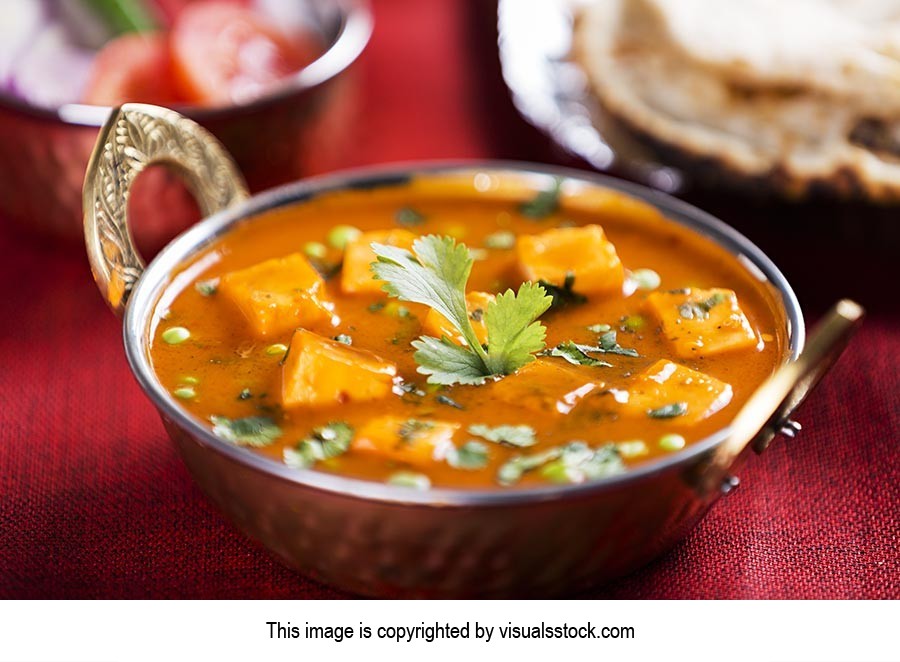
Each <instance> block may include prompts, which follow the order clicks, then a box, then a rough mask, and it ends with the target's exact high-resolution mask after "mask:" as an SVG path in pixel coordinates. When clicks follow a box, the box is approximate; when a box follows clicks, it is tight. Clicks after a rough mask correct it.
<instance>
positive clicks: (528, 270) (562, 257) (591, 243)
mask: <svg viewBox="0 0 900 662" xmlns="http://www.w3.org/2000/svg"><path fill="white" fill-rule="evenodd" d="M516 252H517V255H518V264H519V271H520V272H521V275H522V277H523V278H524V279H525V280H531V281H538V280H543V281H546V282H548V283H552V284H554V285H563V283H565V281H566V277H567V276H570V275H571V276H574V278H575V281H574V284H573V289H574V290H575V291H576V292H581V293H584V294H616V293H620V292H621V291H622V284H623V282H624V280H625V268H624V267H623V266H622V261H621V260H620V259H619V256H618V255H617V254H616V247H615V246H613V245H612V243H611V242H610V241H609V239H607V238H606V235H604V233H603V228H601V227H600V226H599V225H585V226H582V227H573V228H556V229H553V230H547V231H546V232H542V233H541V234H536V235H522V236H520V237H519V238H518V240H517V241H516Z"/></svg>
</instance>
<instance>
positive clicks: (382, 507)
mask: <svg viewBox="0 0 900 662" xmlns="http://www.w3.org/2000/svg"><path fill="white" fill-rule="evenodd" d="M160 160H165V161H169V162H171V163H174V164H176V166H177V167H178V168H179V169H180V170H181V171H182V172H184V174H185V176H186V178H187V181H188V185H189V186H190V188H191V189H192V190H193V191H194V192H195V194H196V195H197V198H198V202H199V204H200V206H201V208H202V209H203V210H204V211H205V212H206V213H207V214H211V215H210V217H209V218H207V219H206V220H204V221H202V222H201V223H200V224H198V225H197V226H195V227H194V228H192V229H190V230H189V231H187V232H185V233H184V234H182V235H181V236H180V237H179V238H177V239H176V240H175V241H174V242H172V243H171V244H170V245H169V246H168V247H167V248H165V249H164V250H163V251H162V252H161V253H160V254H159V255H158V256H157V257H156V259H155V260H154V261H153V262H152V264H150V265H149V266H148V267H146V268H145V267H144V265H143V262H142V261H141V259H140V257H139V255H138V254H137V253H136V251H135V249H134V246H133V244H132V242H131V239H130V235H129V230H128V224H127V207H128V199H127V198H128V191H129V188H130V184H131V182H133V180H134V177H135V176H136V174H137V173H138V172H140V170H141V169H142V168H144V167H145V166H146V165H148V164H150V163H154V162H158V161H160ZM485 174H487V175H488V176H489V179H490V180H491V181H494V182H498V183H499V186H498V187H496V190H495V189H494V188H492V189H491V190H490V191H487V192H486V191H484V190H479V186H478V182H479V181H483V180H484V176H485ZM448 178H452V181H453V182H456V183H457V184H456V186H455V188H454V189H453V191H454V195H459V196H460V197H461V198H463V199H465V198H470V199H472V200H473V201H477V200H485V199H489V198H490V199H496V197H502V198H503V199H507V200H509V199H518V200H522V199H528V198H530V197H532V196H533V195H534V194H535V193H536V192H537V191H540V190H544V189H545V187H546V186H547V184H548V183H549V181H552V178H561V179H562V181H563V186H564V188H568V187H571V186H576V187H584V188H585V189H586V190H596V189H598V188H599V189H614V190H617V191H621V192H623V193H625V194H627V195H629V196H632V197H634V198H637V199H640V200H642V201H644V202H645V203H648V204H650V205H653V206H655V207H656V208H658V209H659V210H660V211H661V212H662V213H663V214H665V215H666V216H667V217H668V218H670V219H672V221H673V222H676V223H680V224H682V225H684V226H686V227H688V228H690V229H691V230H693V231H695V232H697V233H700V234H702V235H704V236H706V237H707V238H709V239H710V240H712V241H714V242H716V243H718V244H719V245H721V246H723V247H724V248H725V249H727V250H728V251H730V252H731V253H732V254H733V255H735V256H737V257H738V259H739V260H740V261H741V262H742V263H743V264H744V265H745V266H746V269H747V271H748V272H749V273H751V274H753V275H754V276H755V277H756V278H757V279H759V280H761V281H765V282H767V283H768V285H769V286H770V287H771V292H772V293H773V295H774V297H775V299H776V300H777V301H778V305H779V307H780V308H781V310H780V311H779V315H780V319H782V320H783V322H782V323H783V324H784V327H783V329H782V330H781V331H782V332H783V333H784V336H785V338H787V349H786V355H785V358H784V365H783V366H782V367H781V368H780V369H779V370H778V371H777V372H776V373H775V375H773V377H772V378H771V379H770V380H769V381H768V382H767V383H766V384H765V385H763V386H762V387H761V388H760V389H759V390H758V391H757V392H756V393H755V394H754V395H753V396H752V397H751V398H750V400H749V401H748V402H747V404H746V405H745V406H744V407H743V408H742V409H741V411H740V412H739V413H738V415H737V416H736V417H735V419H734V420H733V421H732V422H731V424H730V425H729V426H728V427H725V428H722V429H720V430H719V431H717V432H716V433H715V434H712V435H710V436H709V437H707V438H706V439H704V440H702V441H699V442H697V443H695V444H693V445H691V446H689V447H688V448H686V449H685V450H684V451H681V452H678V453H676V454H673V455H671V456H667V457H665V458H662V459H657V460H653V461H649V462H647V463H646V464H643V465H641V466H638V467H636V468H634V469H632V470H630V471H628V472H627V473H625V474H622V475H618V476H614V477H610V478H606V479H603V480H600V481H597V482H593V483H587V484H582V485H566V486H548V487H537V488H519V489H515V488H513V489H509V490H484V489H482V490H461V489H432V490H428V491H423V492H419V491H416V490H411V489H408V488H402V487H395V486H390V485H384V484H380V483H375V482H369V481H363V480H358V479H353V478H346V477H342V476H338V475H332V474H328V473H320V472H317V471H313V470H305V471H299V470H295V469H291V468H289V467H287V466H285V465H284V464H282V463H280V462H277V461H275V460H273V459H270V458H267V457H264V456H262V455H260V454H258V453H255V452H253V451H252V450H248V449H246V448H241V447H238V446H234V445H232V444H229V443H227V442H225V441H223V440H222V439H219V438H218V437H216V436H215V435H213V434H212V433H211V431H210V430H209V428H208V426H207V425H205V424H204V423H203V422H202V421H200V420H198V419H196V418H194V417H193V416H191V415H190V414H188V413H187V412H186V411H185V410H184V409H183V408H182V407H181V406H180V405H179V404H178V403H177V402H176V401H175V400H174V399H173V397H172V396H171V395H170V394H169V393H168V391H167V390H166V389H165V388H164V387H163V385H162V384H161V383H160V381H159V379H158V378H157V376H156V374H155V373H154V371H153V367H152V365H151V362H150V358H149V344H150V338H151V335H152V334H151V332H150V329H151V325H152V324H153V315H154V313H153V311H154V309H155V307H156V305H157V303H158V301H159V299H160V297H161V296H162V294H163V292H164V291H165V290H166V288H167V287H168V286H169V285H170V283H171V279H172V274H173V272H174V271H175V270H176V268H177V267H178V266H179V265H180V264H182V263H183V262H184V261H185V260H187V259H189V258H190V257H191V256H192V255H194V254H196V253H197V252H198V251H200V250H202V249H203V248H204V247H206V246H207V245H209V243H210V242H212V241H214V240H215V239H216V238H217V237H220V236H222V235H223V234H225V233H227V232H229V231H230V230H231V229H232V228H233V227H235V226H236V225H238V224H242V223H248V222H249V223H252V222H253V220H252V219H253V217H254V216H256V215H258V214H260V213H262V212H265V211H267V210H271V209H274V208H281V207H288V206H293V205H302V204H303V203H304V201H306V200H309V199H310V198H312V197H314V196H316V195H318V194H320V193H323V192H328V191H337V190H342V189H350V188H359V187H364V188H369V189H371V188H382V187H390V186H395V185H398V184H402V183H405V182H408V181H409V180H410V179H416V180H435V181H439V182H443V181H445V180H447V179H448ZM459 182H463V183H462V184H459ZM481 188H482V189H483V187H481ZM445 190H446V189H445ZM84 191H85V198H84V213H85V238H86V242H87V250H88V255H89V257H90V261H91V265H92V268H93V271H94V275H95V278H96V281H97V284H98V287H99V288H100V290H101V292H102V294H103V296H104V297H105V298H106V300H107V302H108V303H109V304H110V306H111V307H112V309H113V310H114V311H116V312H117V313H118V314H120V315H124V318H125V325H124V340H125V350H126V353H127V356H128V360H129V363H130V365H131V368H132V371H133V372H134V374H135V376H136V377H137V379H138V382H139V383H140V385H141V387H142V388H143V390H144V391H145V392H146V393H147V395H148V397H149V398H150V399H151V401H152V402H153V404H154V405H155V406H156V408H157V409H158V410H159V412H160V415H161V417H162V419H163V423H164V424H165V427H166V430H167V431H168V433H169V435H170V437H171V438H172V440H173V441H174V442H175V444H176V445H177V447H178V449H179V451H180V452H181V455H182V457H183V458H184V461H185V463H186V464H187V466H188V468H189V469H190V471H191V473H192V474H193V475H194V477H195V479H196V480H197V482H198V483H199V484H200V486H201V487H202V488H203V490H204V491H205V492H206V493H207V494H208V495H209V496H210V497H211V498H212V500H213V501H215V503H216V504H218V506H219V507H220V508H221V509H222V511H223V512H225V513H226V514H227V515H228V516H229V517H230V518H231V520H232V521H234V522H235V524H236V525H237V526H238V527H239V528H240V529H242V530H243V531H244V532H246V533H247V534H248V535H250V536H251V537H253V538H255V539H257V540H259V541H261V542H262V543H263V544H264V545H265V546H266V547H268V548H269V549H270V550H272V551H273V552H275V553H276V554H277V555H278V556H279V557H280V558H281V559H282V560H283V561H284V562H285V563H287V564H289V565H290V566H292V567H294V568H296V569H298V570H300V571H301V572H303V573H305V574H308V575H310V576H312V577H315V578H317V579H320V580H322V581H324V582H327V583H329V584H333V585H335V586H338V587H340V588H343V589H346V590H349V591H354V592H357V593H362V594H367V595H377V596H407V597H410V596H419V597H460V596H466V597H476V596H477V597H499V596H514V595H540V596H550V595H559V594H562V593H570V592H574V591H578V590H581V589H586V588H588V587H591V586H594V585H597V584H599V583H602V582H604V581H606V580H609V579H611V578H613V577H617V576H619V575H622V574H625V573H627V572H629V571H631V570H633V569H634V568H637V567H638V566H640V565H642V564H644V563H646V562H648V561H649V560H650V559H652V558H654V557H655V556H657V555H659V554H660V553H662V552H663V551H665V550H667V549H668V548H670V547H671V546H672V545H674V544H675V543H676V542H677V541H678V540H680V539H681V538H682V537H683V536H685V535H686V534H687V532H688V531H690V529H691V528H692V527H693V526H694V525H696V523H697V522H698V521H699V520H700V518H701V517H703V515H704V514H705V513H706V511H707V509H708V508H709V507H710V506H711V505H712V504H713V503H714V502H715V501H716V499H718V498H719V496H720V495H722V494H723V493H727V492H728V491H730V490H731V489H733V488H734V486H735V485H736V484H737V481H736V478H734V475H733V473H732V472H733V471H734V470H735V467H736V466H737V465H738V463H739V460H740V459H741V458H742V457H743V456H744V455H745V453H746V449H747V448H750V447H752V448H754V449H756V450H757V451H761V450H763V449H764V448H765V447H766V446H767V445H768V443H769V441H770V440H771V439H772V438H773V436H774V435H775V434H776V433H777V432H779V431H782V432H785V433H788V434H793V433H794V432H795V431H796V429H797V427H798V426H796V424H794V423H793V422H792V421H790V419H789V416H790V415H791V413H792V412H793V410H794V409H795V408H796V407H797V405H798V404H799V403H800V402H801V401H802V400H803V398H804V397H805V395H806V394H807V392H808V391H809V389H811V388H812V386H813V385H814V384H815V383H816V381H817V380H818V379H819V378H820V377H821V375H822V374H823V373H824V372H825V371H826V370H827V369H828V368H829V367H830V365H831V363H832V362H833V360H834V359H835V358H836V357H837V356H838V355H839V354H840V351H841V350H842V349H843V346H844V345H845V344H846V342H847V339H848V338H849V336H850V335H851V333H852V331H853V330H854V328H855V326H856V324H858V322H859V319H860V317H861V310H860V309H859V308H858V306H855V304H852V302H846V301H845V302H842V303H841V304H839V306H838V309H837V310H836V311H835V313H834V314H833V316H832V317H831V318H829V321H828V322H827V323H826V324H825V326H824V327H823V329H822V332H820V333H818V334H817V335H816V336H815V337H814V338H812V339H811V340H810V342H809V344H808V345H807V349H806V350H805V351H804V352H803V353H802V354H801V350H802V349H803V347H804V325H803V317H802V314H801V312H800V308H799V305H798V303H797V299H796V298H795V296H794V293H793V292H792V291H791V287H790V285H789V284H788V283H787V281H786V280H785V279H784V276H782V274H781V272H779V271H778V269H777V268H776V267H775V265H774V264H772V262H771V261H770V260H769V259H768V258H767V257H766V256H765V255H764V254H763V253H762V252H761V251H760V250H759V249H758V248H756V247H755V246H753V245H752V244H751V243H750V242H749V241H748V240H747V239H745V238H744V237H742V236H741V235H739V234H738V233H737V232H735V231H734V230H733V229H731V228H730V227H728V226H727V225H725V224H724V223H722V222H721V221H718V220H716V219H714V218H712V217H711V216H709V215H708V214H706V213H704V212H702V211H700V210H698V209H696V208H694V207H691V206H689V205H687V204H684V203H682V202H679V201H677V200H674V199H673V198H670V197H668V196H667V195H664V194H661V193H658V192H655V191H652V190H650V189H647V188H645V187H642V186H638V185H635V184H629V183H626V182H622V181H619V180H615V179H612V178H608V177H603V176H600V175H596V174H587V173H581V172H578V171H574V170H563V169H556V168H544V167H540V166H528V165H523V164H503V163H500V164H469V165H450V166H448V165H431V166H410V167H406V168H398V169H376V170H371V169H370V170H363V171H357V172H353V173H347V174H341V175H333V176H329V177H323V178H317V179H313V180H309V181H305V182H298V183H294V184H290V185H287V186H284V187H281V188H278V189H275V190H273V191H269V192H267V193H264V194H261V195H258V196H255V197H253V198H250V199H248V197H247V193H246V189H245V188H244V185H243V182H242V180H241V177H240V174H239V173H238V171H237V168H236V167H235V165H234V164H233V163H232V162H231V160H230V159H229V158H228V156H227V154H226V152H225V151H224V150H223V149H222V147H221V145H219V144H218V143H217V142H216V141H215V140H214V139H213V138H212V137H211V136H210V135H209V134H208V133H206V132H205V131H204V130H202V129H201V128H200V127H198V126H197V125H196V124H194V123H193V122H191V121H190V120H187V119H185V118H183V117H180V116H179V115H178V114H177V113H174V112H173V111H169V110H166V109H162V108H156V107H153V106H143V105H137V104H129V105H126V106H124V107H123V108H122V109H119V110H117V111H116V112H114V113H113V115H112V117H111V118H110V120H109V121H108V122H107V124H106V126H105V128H104V129H103V130H102V131H101V134H100V139H99V142H98V145H97V148H96V150H95V152H94V156H93V158H92V160H91V164H90V168H89V170H88V174H87V179H86V181H85V188H84ZM567 195H568V194H567ZM511 196H516V197H511Z"/></svg>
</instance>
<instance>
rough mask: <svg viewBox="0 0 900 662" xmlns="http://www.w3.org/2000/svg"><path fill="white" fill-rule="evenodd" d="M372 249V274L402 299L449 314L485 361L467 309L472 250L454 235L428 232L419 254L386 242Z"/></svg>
mask: <svg viewBox="0 0 900 662" xmlns="http://www.w3.org/2000/svg"><path fill="white" fill-rule="evenodd" d="M372 250H374V251H375V255H376V256H377V258H378V261H377V262H373V263H372V266H371V268H372V273H373V274H375V277H376V278H379V279H381V280H383V281H385V284H384V285H383V286H382V289H383V290H384V291H385V292H387V293H388V294H389V295H391V296H392V297H396V298H398V299H400V300H401V301H412V302H413V303H421V304H423V305H426V306H429V307H430V308H433V309H434V310H436V311H437V312H439V313H440V314H441V315H443V316H444V317H446V318H447V320H449V321H450V323H451V324H452V325H453V326H454V328H456V330H457V331H459V332H460V334H462V336H463V338H464V339H465V341H466V342H467V343H468V345H469V347H470V348H472V349H473V350H474V351H475V353H476V354H478V356H479V358H481V359H482V363H483V359H484V356H485V352H484V349H483V348H482V347H481V344H480V343H479V342H478V337H477V336H476V335H475V331H474V329H473V328H472V325H471V323H470V322H469V311H468V310H467V309H466V283H467V282H468V280H469V274H470V273H471V272H472V262H473V260H472V257H471V256H470V255H469V249H468V248H466V246H465V245H464V244H457V243H456V240H455V239H453V237H438V236H436V235H428V236H427V237H419V238H418V239H416V241H415V242H414V243H413V252H414V253H415V254H413V253H411V252H409V251H408V250H406V249H404V248H397V247H396V246H386V245H384V244H372Z"/></svg>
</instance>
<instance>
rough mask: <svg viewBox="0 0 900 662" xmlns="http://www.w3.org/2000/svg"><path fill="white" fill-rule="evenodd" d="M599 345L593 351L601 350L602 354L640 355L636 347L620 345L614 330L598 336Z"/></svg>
mask: <svg viewBox="0 0 900 662" xmlns="http://www.w3.org/2000/svg"><path fill="white" fill-rule="evenodd" d="M599 343H600V345H599V347H597V348H596V350H594V351H598V352H603V353H604V354H621V355H622V356H630V357H632V358H637V357H639V356H640V354H638V351H637V350H636V349H633V348H630V347H622V345H620V344H619V342H618V341H617V340H616V332H615V331H607V332H606V333H604V334H602V335H601V336H600V340H599Z"/></svg>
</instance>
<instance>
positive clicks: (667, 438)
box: [659, 434, 687, 451]
mask: <svg viewBox="0 0 900 662" xmlns="http://www.w3.org/2000/svg"><path fill="white" fill-rule="evenodd" d="M686 443H687V442H686V441H685V439H684V437H682V436H681V435H680V434H664V435H663V436H661V437H660V438H659V447H660V448H662V449H663V450H664V451H680V450H681V449H682V448H684V445H685V444H686Z"/></svg>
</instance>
